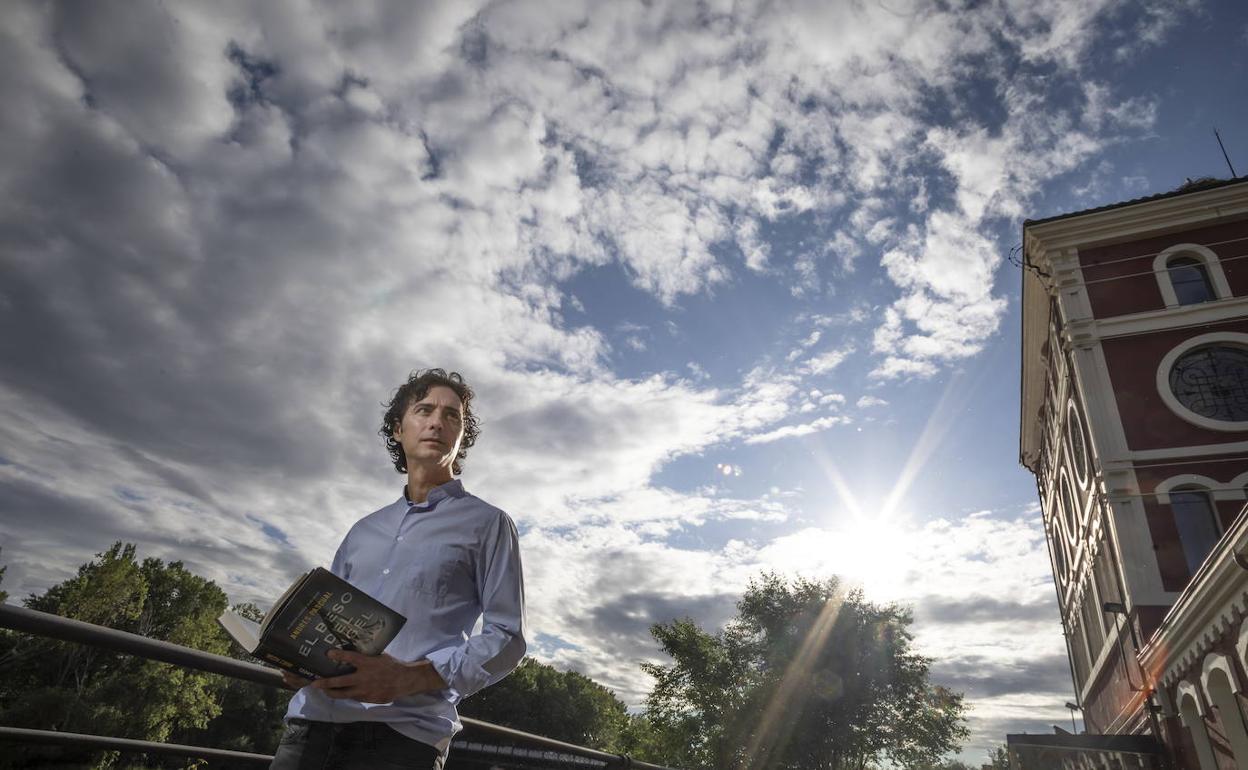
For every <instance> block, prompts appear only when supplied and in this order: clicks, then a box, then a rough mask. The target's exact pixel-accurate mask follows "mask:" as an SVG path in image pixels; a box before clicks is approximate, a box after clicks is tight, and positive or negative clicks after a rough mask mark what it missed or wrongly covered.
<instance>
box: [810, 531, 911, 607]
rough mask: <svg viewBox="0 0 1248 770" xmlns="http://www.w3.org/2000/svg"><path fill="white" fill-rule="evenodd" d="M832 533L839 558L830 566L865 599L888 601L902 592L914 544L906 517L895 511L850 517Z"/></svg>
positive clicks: (907, 575) (903, 591)
mask: <svg viewBox="0 0 1248 770" xmlns="http://www.w3.org/2000/svg"><path fill="white" fill-rule="evenodd" d="M847 518H848V521H847V522H846V525H845V526H844V527H838V528H836V530H835V533H836V534H835V539H836V540H837V541H839V542H838V546H839V547H838V548H837V549H836V550H837V551H838V552H839V554H838V555H839V558H838V559H836V560H835V561H834V562H833V563H832V564H831V565H830V566H831V567H832V569H833V571H834V572H835V573H836V574H838V575H840V576H841V577H842V578H843V579H845V580H846V581H847V582H849V583H850V584H851V585H861V586H862V589H863V591H864V593H866V595H867V598H868V599H871V600H874V601H889V600H893V599H896V598H899V597H900V596H901V595H903V594H904V593H905V588H906V583H907V580H908V577H909V574H910V565H911V563H912V560H913V555H914V554H913V548H914V545H915V537H914V534H913V532H914V529H913V526H912V523H911V521H910V517H909V516H906V515H904V514H901V513H898V512H891V513H888V514H887V515H883V514H877V515H875V516H872V515H871V513H870V509H867V510H866V511H864V512H863V513H861V514H851V515H850V516H848V517H847Z"/></svg>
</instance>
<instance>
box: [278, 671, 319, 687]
mask: <svg viewBox="0 0 1248 770" xmlns="http://www.w3.org/2000/svg"><path fill="white" fill-rule="evenodd" d="M282 682H283V683H284V684H285V685H286V688H287V689H289V690H301V689H303V688H304V687H307V686H308V685H310V684H312V680H311V679H304V678H303V677H301V676H299V675H297V674H292V673H290V672H289V671H283V672H282Z"/></svg>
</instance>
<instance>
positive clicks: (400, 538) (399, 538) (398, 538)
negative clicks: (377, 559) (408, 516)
mask: <svg viewBox="0 0 1248 770" xmlns="http://www.w3.org/2000/svg"><path fill="white" fill-rule="evenodd" d="M402 539H403V536H402V535H399V536H398V537H396V538H395V540H402Z"/></svg>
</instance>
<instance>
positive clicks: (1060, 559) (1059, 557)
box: [1053, 527, 1066, 580]
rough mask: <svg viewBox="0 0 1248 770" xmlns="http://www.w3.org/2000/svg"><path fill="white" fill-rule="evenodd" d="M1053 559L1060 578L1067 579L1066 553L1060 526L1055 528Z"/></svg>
mask: <svg viewBox="0 0 1248 770" xmlns="http://www.w3.org/2000/svg"><path fill="white" fill-rule="evenodd" d="M1053 561H1054V562H1056V566H1057V576H1058V578H1060V579H1062V580H1065V579H1066V553H1065V547H1064V543H1063V542H1062V536H1061V534H1060V533H1059V532H1058V528H1057V527H1054V528H1053Z"/></svg>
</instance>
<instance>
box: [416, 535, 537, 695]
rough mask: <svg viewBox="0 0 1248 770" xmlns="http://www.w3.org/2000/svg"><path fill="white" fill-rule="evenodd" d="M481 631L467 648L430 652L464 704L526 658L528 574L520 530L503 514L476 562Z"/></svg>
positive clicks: (432, 660) (464, 644)
mask: <svg viewBox="0 0 1248 770" xmlns="http://www.w3.org/2000/svg"><path fill="white" fill-rule="evenodd" d="M476 578H477V590H478V600H479V601H480V603H481V616H482V623H481V631H480V633H477V634H474V635H472V636H470V637H468V638H467V639H466V640H464V642H463V643H462V644H459V645H456V646H453V647H443V648H441V649H438V650H434V651H433V652H430V653H429V654H428V655H427V656H426V658H427V659H428V660H429V662H430V663H432V664H433V667H434V669H435V670H436V671H437V672H438V674H440V675H441V676H442V679H444V680H445V681H446V683H447V685H448V687H449V688H450V689H452V690H454V691H455V693H456V694H458V696H459V697H461V698H464V697H467V696H469V695H472V694H473V693H475V692H477V691H478V690H480V689H482V688H484V687H488V686H489V685H492V684H494V683H495V682H497V681H499V680H500V679H502V678H503V677H505V676H507V674H508V673H510V672H511V670H512V669H514V668H515V667H516V666H517V665H518V664H519V663H520V660H521V659H522V658H523V657H524V653H525V650H526V648H527V646H526V642H525V639H524V633H525V610H524V573H523V570H522V568H521V564H520V538H519V535H518V533H517V532H516V525H515V524H514V523H513V522H512V521H511V518H510V517H509V516H507V514H505V513H502V512H501V511H500V512H499V515H498V519H497V521H496V522H495V525H494V526H493V527H492V528H491V529H490V530H489V531H487V532H486V533H485V535H484V542H482V544H481V551H480V559H479V560H478V562H477V575H476Z"/></svg>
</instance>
